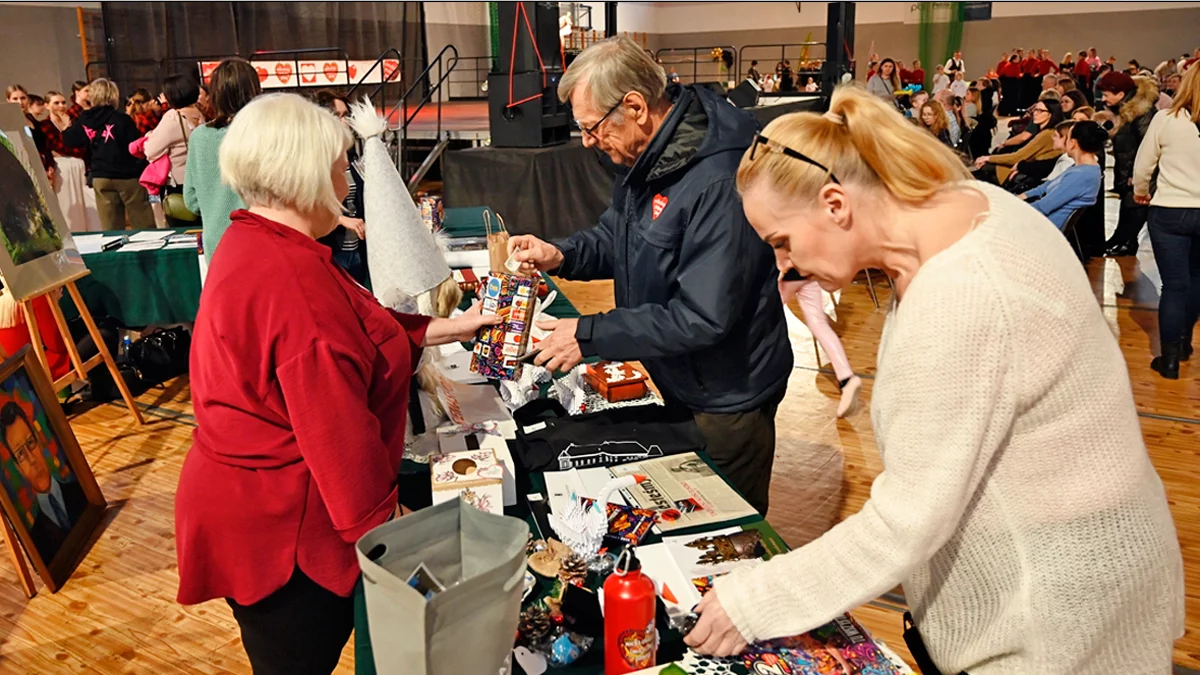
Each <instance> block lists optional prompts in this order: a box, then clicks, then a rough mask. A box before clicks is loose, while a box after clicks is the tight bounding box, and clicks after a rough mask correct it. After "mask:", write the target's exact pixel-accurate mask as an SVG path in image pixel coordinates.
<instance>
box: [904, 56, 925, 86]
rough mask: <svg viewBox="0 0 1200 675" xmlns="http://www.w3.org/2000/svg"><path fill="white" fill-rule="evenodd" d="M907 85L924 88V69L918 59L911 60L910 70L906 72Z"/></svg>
mask: <svg viewBox="0 0 1200 675" xmlns="http://www.w3.org/2000/svg"><path fill="white" fill-rule="evenodd" d="M908 80H909V84H919V85H921V86H922V87H924V86H925V69H924V68H922V67H921V61H920V59H913V67H912V70H910V71H908Z"/></svg>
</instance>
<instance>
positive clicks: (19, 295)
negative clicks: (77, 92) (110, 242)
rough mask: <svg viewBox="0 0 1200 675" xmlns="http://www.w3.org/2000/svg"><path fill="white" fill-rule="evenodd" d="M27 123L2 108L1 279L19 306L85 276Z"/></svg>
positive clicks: (14, 108)
mask: <svg viewBox="0 0 1200 675" xmlns="http://www.w3.org/2000/svg"><path fill="white" fill-rule="evenodd" d="M26 122H27V120H26V118H25V114H24V113H22V112H21V107H20V106H18V105H16V104H12V103H4V104H0V278H2V279H3V281H4V286H5V290H6V291H8V292H9V293H10V294H11V295H12V297H13V299H14V300H16V301H18V302H21V301H24V300H29V299H31V298H35V297H37V296H39V295H43V294H45V293H48V292H50V291H52V290H54V289H55V288H58V287H60V286H62V285H63V284H65V283H67V282H69V281H74V280H76V279H79V278H80V277H83V276H85V275H87V274H88V268H87V265H86V264H84V262H83V256H82V255H80V253H79V247H78V246H77V245H76V244H75V240H74V239H73V238H72V236H71V231H70V228H69V227H68V225H67V222H66V219H65V218H63V215H62V209H61V207H60V206H59V204H58V197H57V196H56V194H55V192H54V187H53V186H52V185H51V184H50V179H49V178H48V177H47V176H46V170H45V168H43V166H42V162H41V159H40V158H39V157H38V153H37V146H36V145H34V142H33V135H32V132H31V130H30V129H29V127H28V126H27V124H26Z"/></svg>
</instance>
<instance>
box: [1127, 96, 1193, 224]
mask: <svg viewBox="0 0 1200 675" xmlns="http://www.w3.org/2000/svg"><path fill="white" fill-rule="evenodd" d="M1156 167H1157V168H1158V189H1157V190H1156V191H1155V192H1154V197H1153V198H1152V199H1151V200H1150V205H1151V206H1165V207H1167V208H1173V209H1200V128H1197V127H1196V124H1195V123H1194V122H1192V118H1191V116H1190V115H1185V114H1183V113H1178V114H1174V115H1173V114H1171V113H1170V112H1169V111H1165V110H1164V111H1159V112H1158V113H1156V114H1155V115H1154V119H1153V120H1151V121H1150V128H1149V129H1147V130H1146V138H1145V139H1143V140H1142V144H1141V146H1139V147H1138V152H1137V159H1135V160H1134V162H1133V191H1134V194H1139V195H1144V194H1147V193H1149V192H1150V178H1151V176H1152V175H1153V174H1154V169H1155V168H1156Z"/></svg>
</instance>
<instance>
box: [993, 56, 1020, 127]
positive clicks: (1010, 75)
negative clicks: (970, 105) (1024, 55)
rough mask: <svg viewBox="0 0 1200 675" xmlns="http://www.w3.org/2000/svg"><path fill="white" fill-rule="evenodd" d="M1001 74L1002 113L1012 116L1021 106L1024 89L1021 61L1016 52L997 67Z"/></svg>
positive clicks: (1005, 115)
mask: <svg viewBox="0 0 1200 675" xmlns="http://www.w3.org/2000/svg"><path fill="white" fill-rule="evenodd" d="M996 70H997V71H999V75H1000V115H1001V116H1003V117H1011V116H1013V115H1016V114H1017V110H1019V109H1020V108H1021V103H1022V100H1023V97H1024V95H1025V94H1024V89H1023V88H1022V86H1023V85H1022V83H1021V61H1020V57H1019V56H1017V55H1016V54H1013V55H1012V56H1009V57H1008V61H1005V62H1004V63H1002V64H1000V67H999V68H997V69H996Z"/></svg>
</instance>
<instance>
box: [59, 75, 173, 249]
mask: <svg viewBox="0 0 1200 675" xmlns="http://www.w3.org/2000/svg"><path fill="white" fill-rule="evenodd" d="M88 97H89V98H90V99H91V102H92V107H91V108H89V109H87V110H85V111H83V112H82V113H81V114H80V115H79V119H77V120H75V123H74V124H72V125H71V126H70V127H68V128H67V130H66V131H64V132H63V143H64V144H65V145H67V146H68V147H72V148H88V149H90V150H91V153H92V154H91V167H92V187H93V189H94V190H95V192H96V207H97V208H98V209H99V211H100V225H101V226H102V227H103V228H104V229H106V230H123V229H125V226H126V221H127V219H128V225H129V226H130V227H132V228H133V229H135V230H143V229H150V228H153V227H154V226H155V223H154V212H153V211H151V210H150V201H149V195H148V194H147V193H146V188H144V187H142V184H141V183H139V182H138V178H140V177H141V175H142V171H144V170H145V169H146V160H144V159H139V158H137V157H134V156H133V155H131V154H130V153H129V144H130V143H132V142H134V141H136V140H137V139H139V138H141V137H142V132H141V131H139V130H138V128H137V125H136V124H134V122H133V119H132V118H130V117H129V115H126V114H125V113H123V112H121V111H120V110H118V109H117V105H118V104H119V103H120V102H121V92H120V90H118V89H117V85H116V84H114V83H113V82H112V81H111V80H107V79H105V78H99V79H96V80H93V81H92V83H91V84H89V85H88Z"/></svg>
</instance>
